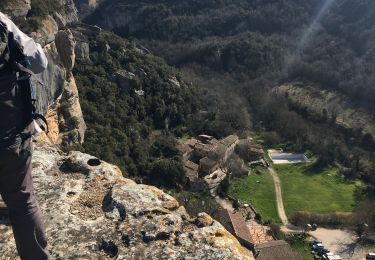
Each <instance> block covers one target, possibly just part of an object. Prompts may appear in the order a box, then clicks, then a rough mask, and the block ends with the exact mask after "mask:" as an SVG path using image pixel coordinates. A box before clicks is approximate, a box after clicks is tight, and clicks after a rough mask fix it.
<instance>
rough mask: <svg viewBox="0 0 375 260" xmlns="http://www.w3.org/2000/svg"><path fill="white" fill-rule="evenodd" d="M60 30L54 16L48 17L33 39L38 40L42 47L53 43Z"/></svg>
mask: <svg viewBox="0 0 375 260" xmlns="http://www.w3.org/2000/svg"><path fill="white" fill-rule="evenodd" d="M58 30H59V26H58V25H57V23H56V21H55V20H54V19H53V17H52V16H50V15H49V16H47V18H46V19H44V20H43V21H42V23H41V27H40V28H39V29H38V31H37V32H36V33H34V34H33V38H34V39H36V40H37V41H38V42H39V43H40V44H41V45H42V46H45V45H47V44H50V43H52V42H53V41H54V40H55V36H56V34H57V32H58Z"/></svg>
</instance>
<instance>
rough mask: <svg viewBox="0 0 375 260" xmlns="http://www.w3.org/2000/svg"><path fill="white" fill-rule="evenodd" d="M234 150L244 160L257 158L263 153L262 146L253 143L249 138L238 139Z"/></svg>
mask: <svg viewBox="0 0 375 260" xmlns="http://www.w3.org/2000/svg"><path fill="white" fill-rule="evenodd" d="M235 150H236V153H237V154H238V155H239V156H240V157H241V158H242V159H243V160H245V161H254V160H259V159H260V158H262V157H263V156H264V154H265V153H264V150H263V148H262V146H261V145H258V144H254V143H253V142H252V141H251V140H250V139H241V140H239V141H238V143H237V145H236V149H235Z"/></svg>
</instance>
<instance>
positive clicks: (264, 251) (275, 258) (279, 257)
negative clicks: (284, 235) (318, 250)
mask: <svg viewBox="0 0 375 260" xmlns="http://www.w3.org/2000/svg"><path fill="white" fill-rule="evenodd" d="M255 249H256V250H259V251H260V253H259V255H258V257H257V260H285V259H288V260H301V259H302V258H301V256H300V255H299V254H298V253H297V252H295V251H293V250H292V248H291V247H290V246H289V244H288V243H287V242H285V241H284V240H277V241H271V242H267V243H264V244H261V245H259V246H257V247H256V248H255Z"/></svg>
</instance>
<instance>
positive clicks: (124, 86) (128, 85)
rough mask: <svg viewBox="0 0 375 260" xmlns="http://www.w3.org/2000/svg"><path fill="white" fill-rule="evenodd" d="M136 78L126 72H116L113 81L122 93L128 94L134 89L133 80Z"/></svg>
mask: <svg viewBox="0 0 375 260" xmlns="http://www.w3.org/2000/svg"><path fill="white" fill-rule="evenodd" d="M135 78H136V76H135V74H134V73H131V72H129V71H126V70H118V71H117V72H116V73H115V74H114V75H113V79H114V80H115V81H116V83H117V85H118V86H119V87H120V88H121V90H122V91H125V92H129V91H130V90H131V89H132V88H133V87H134V80H135Z"/></svg>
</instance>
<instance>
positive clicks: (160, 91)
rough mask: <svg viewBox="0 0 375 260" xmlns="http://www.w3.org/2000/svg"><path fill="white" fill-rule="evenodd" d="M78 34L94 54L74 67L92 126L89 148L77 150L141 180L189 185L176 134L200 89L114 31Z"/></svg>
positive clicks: (178, 132) (84, 109)
mask: <svg viewBox="0 0 375 260" xmlns="http://www.w3.org/2000/svg"><path fill="white" fill-rule="evenodd" d="M82 32H83V34H82ZM76 34H80V35H81V37H85V38H86V40H87V41H88V43H89V47H90V57H89V58H87V59H80V60H78V61H77V64H76V66H75V69H74V75H75V78H76V80H77V85H78V89H79V92H80V99H81V106H82V110H83V113H84V115H85V121H86V123H87V125H88V130H87V132H86V138H85V143H84V144H83V147H81V148H80V147H74V148H79V149H84V151H85V152H88V153H91V154H95V155H96V156H98V157H100V158H102V159H104V160H107V161H110V162H112V163H116V165H118V166H120V167H121V168H122V169H123V170H124V171H126V172H127V173H128V174H129V175H130V176H132V177H133V178H134V179H136V180H139V181H146V182H148V183H153V184H157V185H160V186H168V187H174V186H175V185H176V186H178V185H179V184H183V183H184V171H183V169H182V163H181V158H180V154H179V152H178V150H177V149H176V147H175V138H174V135H173V133H174V134H177V135H178V134H180V133H181V131H182V130H181V129H182V128H183V126H184V125H186V124H187V122H188V121H189V118H190V117H191V115H193V114H195V111H196V110H197V105H198V102H197V101H196V99H195V98H194V96H193V92H194V87H193V86H191V85H188V84H186V83H184V82H180V81H178V74H177V73H176V72H175V71H174V70H173V69H172V68H171V67H169V66H167V65H166V64H165V63H164V62H163V61H162V60H160V59H158V58H157V57H154V56H152V55H147V54H145V53H143V52H142V50H141V49H138V48H137V47H136V46H134V45H132V44H131V43H129V42H127V41H126V40H124V39H122V38H120V37H118V36H116V35H114V34H111V33H106V32H100V33H95V34H94V35H91V33H85V30H83V31H82V30H79V32H76ZM176 76H177V78H176ZM65 106H68V104H63V105H62V107H61V110H62V111H61V112H62V113H64V108H65ZM70 123H73V124H74V122H70ZM66 148H69V149H72V147H66Z"/></svg>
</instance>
